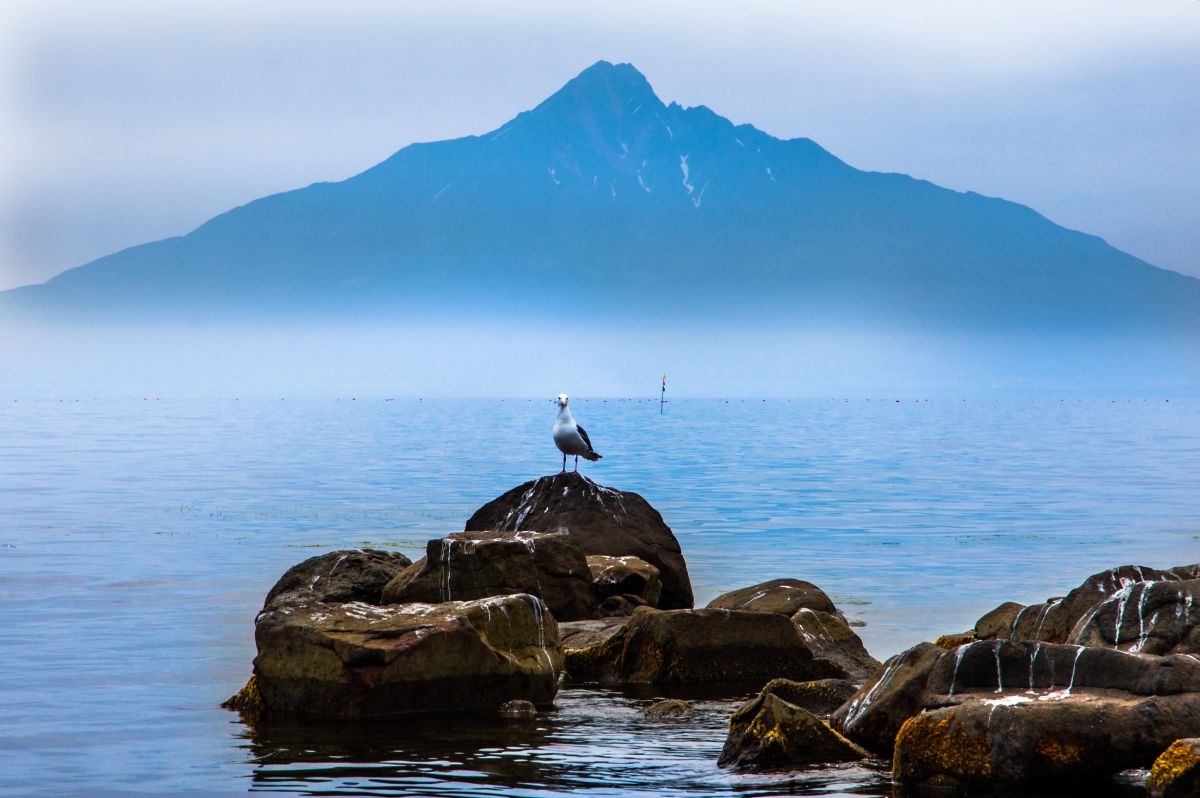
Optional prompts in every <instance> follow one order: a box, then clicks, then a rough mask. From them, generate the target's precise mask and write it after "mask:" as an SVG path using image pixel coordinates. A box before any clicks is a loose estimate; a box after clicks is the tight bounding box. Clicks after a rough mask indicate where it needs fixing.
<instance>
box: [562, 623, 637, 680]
mask: <svg viewBox="0 0 1200 798" xmlns="http://www.w3.org/2000/svg"><path fill="white" fill-rule="evenodd" d="M628 620H629V619H628V618H625V617H620V616H612V617H606V618H598V619H596V620H590V621H568V622H566V623H560V624H559V625H558V635H559V639H560V640H561V641H562V647H563V650H564V651H565V652H570V651H571V650H572V649H575V650H581V649H585V648H588V647H589V646H595V645H599V644H600V643H603V642H604V641H605V640H607V639H608V638H610V637H612V636H613V635H615V634H616V633H617V632H619V631H621V629H622V628H623V627H624V626H625V623H626V622H627V621H628ZM567 656H568V657H570V654H569V653H568V654H567ZM568 670H570V666H569V665H568Z"/></svg>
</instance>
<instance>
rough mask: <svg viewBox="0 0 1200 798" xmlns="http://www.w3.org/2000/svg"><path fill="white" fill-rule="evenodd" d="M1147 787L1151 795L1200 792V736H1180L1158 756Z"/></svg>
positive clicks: (1177, 797) (1182, 797)
mask: <svg viewBox="0 0 1200 798" xmlns="http://www.w3.org/2000/svg"><path fill="white" fill-rule="evenodd" d="M1146 790H1147V791H1148V792H1149V793H1150V796H1151V798H1186V797H1187V796H1196V795H1200V738H1191V739H1186V740H1176V741H1175V742H1173V743H1171V745H1170V746H1169V747H1168V748H1167V750H1166V751H1163V752H1162V754H1161V755H1160V756H1159V757H1158V759H1156V760H1154V765H1153V767H1151V768H1150V780H1149V782H1147V784H1146Z"/></svg>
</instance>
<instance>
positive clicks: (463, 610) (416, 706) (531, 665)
mask: <svg viewBox="0 0 1200 798" xmlns="http://www.w3.org/2000/svg"><path fill="white" fill-rule="evenodd" d="M255 642H256V643H257V645H258V656H257V657H256V658H255V660H254V676H253V677H252V679H251V683H252V685H253V689H252V690H251V685H247V688H246V690H244V691H243V693H239V696H241V698H239V697H236V696H235V698H234V699H231V701H235V702H238V703H240V704H242V705H243V706H244V708H252V709H254V710H255V711H260V712H270V713H275V712H294V713H301V714H307V715H317V716H326V717H340V718H360V717H369V716H386V715H394V714H401V713H408V712H417V711H435V710H436V711H442V712H461V711H479V712H495V711H497V710H498V709H499V707H500V706H501V705H502V704H503V703H505V702H506V701H510V700H512V699H523V700H527V701H530V702H532V703H534V704H548V703H549V702H550V701H551V700H552V699H553V698H554V695H555V693H556V692H557V690H558V676H559V673H560V671H561V670H562V650H561V648H560V645H559V640H558V625H557V623H556V622H555V620H554V617H553V616H552V615H551V614H550V613H549V612H548V611H547V610H546V608H545V605H544V604H543V603H542V602H541V600H540V599H538V598H537V597H535V596H529V595H510V596H500V597H493V598H487V599H480V600H476V601H451V602H443V603H440V604H404V605H396V606H376V605H372V604H366V603H363V602H348V603H345V604H323V603H314V604H310V605H307V606H299V607H290V606H288V607H280V608H277V609H269V610H265V611H264V612H263V613H261V614H260V615H259V618H258V620H257V622H256V627H255ZM248 691H249V692H252V693H253V696H249V695H243V694H244V693H247V692H248ZM250 704H253V706H250Z"/></svg>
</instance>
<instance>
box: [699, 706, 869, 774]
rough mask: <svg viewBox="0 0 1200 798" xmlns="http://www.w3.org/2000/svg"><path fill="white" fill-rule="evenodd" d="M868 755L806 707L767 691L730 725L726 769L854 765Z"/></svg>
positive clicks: (723, 752) (723, 763)
mask: <svg viewBox="0 0 1200 798" xmlns="http://www.w3.org/2000/svg"><path fill="white" fill-rule="evenodd" d="M867 756H869V754H868V753H867V752H866V751H864V750H863V749H862V748H860V747H859V746H857V745H855V744H854V743H852V742H850V741H849V740H847V739H846V738H845V737H843V736H842V735H840V734H838V733H837V732H836V731H834V730H833V729H831V728H830V727H829V726H828V725H827V724H826V723H825V722H824V721H823V720H821V719H820V718H818V717H817V716H816V715H814V714H812V713H811V712H809V711H808V710H806V709H802V708H801V707H798V706H796V705H795V704H791V703H789V702H787V701H785V700H783V699H782V698H780V697H779V696H777V695H775V694H774V693H768V692H763V693H760V694H759V695H758V696H757V697H756V698H754V699H752V700H750V701H749V702H747V703H746V704H744V705H743V706H742V707H741V708H740V709H738V710H737V712H735V713H734V714H733V717H732V718H731V719H730V721H729V736H728V737H727V738H726V740H725V746H724V748H723V749H722V750H721V757H720V759H719V760H718V761H717V764H718V765H719V766H721V767H741V768H745V767H779V766H782V765H798V764H808V763H813V762H851V761H855V760H858V759H864V758H866V757H867Z"/></svg>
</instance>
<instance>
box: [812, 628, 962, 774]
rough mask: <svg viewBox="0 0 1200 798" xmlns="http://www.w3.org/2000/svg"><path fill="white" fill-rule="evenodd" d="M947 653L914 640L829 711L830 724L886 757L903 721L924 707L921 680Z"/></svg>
mask: <svg viewBox="0 0 1200 798" xmlns="http://www.w3.org/2000/svg"><path fill="white" fill-rule="evenodd" d="M947 653H949V652H946V651H943V650H942V649H940V648H938V647H937V646H935V645H933V644H932V643H918V644H917V645H915V646H913V647H912V648H910V649H908V650H907V651H905V652H903V653H900V654H897V655H896V656H894V657H892V658H891V659H889V660H888V661H887V662H885V663H884V664H883V669H882V670H881V671H879V672H878V673H877V674H876V675H875V676H874V677H872V678H871V679H868V680H867V682H866V683H865V684H863V686H862V687H860V688H859V689H858V692H856V693H855V694H854V695H853V696H852V697H851V699H850V700H849V701H848V702H846V703H845V704H844V705H843V706H841V707H839V708H838V710H837V711H836V712H834V713H833V717H832V718H831V719H830V724H831V725H832V726H833V727H834V728H835V729H837V730H838V731H839V732H841V733H842V734H844V735H845V736H846V737H848V738H849V739H851V740H853V741H854V742H856V743H858V744H859V745H861V746H863V747H864V748H866V749H867V750H869V751H874V752H875V753H877V754H879V755H881V756H887V755H888V754H889V753H890V752H891V750H892V746H893V744H894V743H895V741H896V734H897V733H898V732H899V731H900V727H901V726H903V725H904V721H906V720H908V719H909V718H911V717H912V716H913V715H916V714H917V713H918V712H920V711H921V710H922V709H923V708H924V706H925V682H926V681H927V680H928V679H929V674H930V672H931V671H932V670H933V666H934V665H935V664H937V662H938V661H939V660H940V659H941V657H943V656H944V655H946V654H947Z"/></svg>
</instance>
